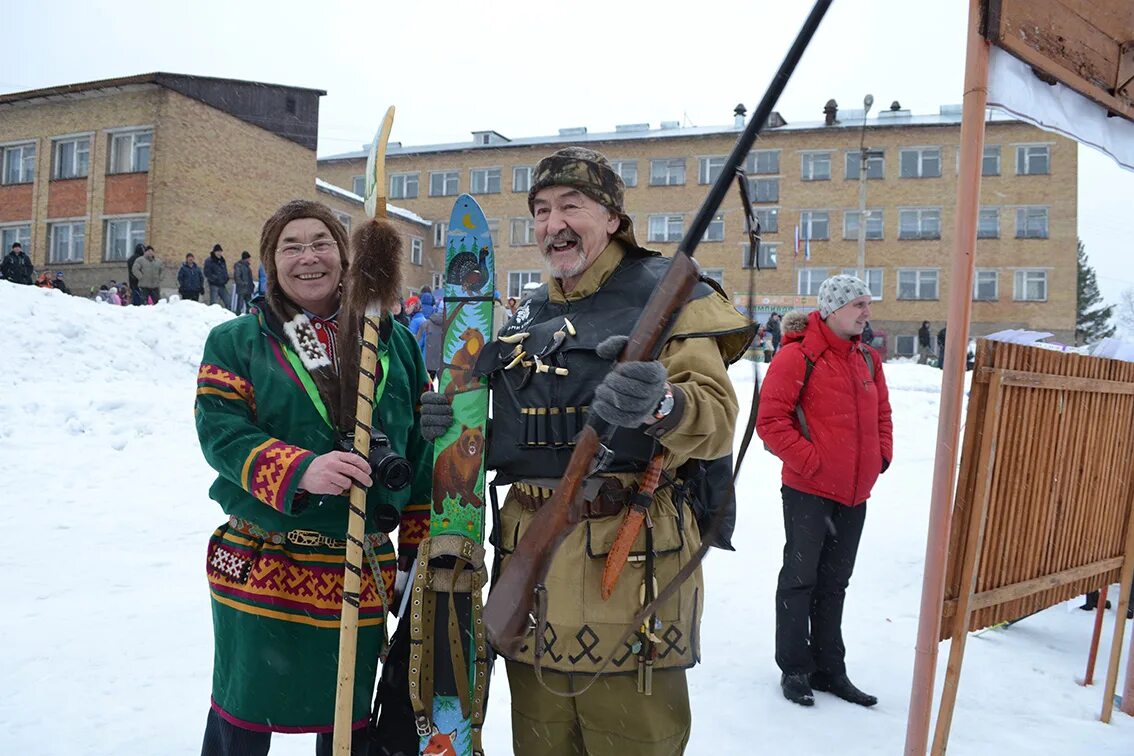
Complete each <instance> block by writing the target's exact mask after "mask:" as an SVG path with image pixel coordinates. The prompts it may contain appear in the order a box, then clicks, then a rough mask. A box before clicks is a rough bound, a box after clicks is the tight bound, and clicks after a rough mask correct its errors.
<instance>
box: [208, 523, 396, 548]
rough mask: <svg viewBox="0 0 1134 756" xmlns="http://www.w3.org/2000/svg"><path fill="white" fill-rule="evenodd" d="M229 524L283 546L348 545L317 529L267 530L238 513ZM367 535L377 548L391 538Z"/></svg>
mask: <svg viewBox="0 0 1134 756" xmlns="http://www.w3.org/2000/svg"><path fill="white" fill-rule="evenodd" d="M228 526H229V527H230V528H232V529H233V530H235V531H236V532H238V533H243V534H244V535H246V536H251V537H253V538H258V539H259V540H261V541H264V542H265V543H271V544H275V545H277V546H282V545H283V544H284V543H291V544H294V545H296V546H325V547H327V548H329V549H335V550H338V551H342V550H344V549H346V545H347V542H346V539H345V538H331V537H330V536H328V535H325V534H323V533H320V532H319V531H317V530H303V529H296V530H289V531H287V532H282V531H276V530H265V529H264V528H261V527H260V526H259V525H257V524H256V523H254V522H251V521H249V520H245V519H242V518H240V517H237V516H236V515H231V516H230V517H229V518H228ZM365 537H366V540H367V541H368V542H369V545H370V546H371V547H373V548H377V547H378V546H379V545H381V544H383V543H385V542H386V541H387V540H388V539H389V537H388V536H387V535H386V534H385V533H367V534H366V536H365Z"/></svg>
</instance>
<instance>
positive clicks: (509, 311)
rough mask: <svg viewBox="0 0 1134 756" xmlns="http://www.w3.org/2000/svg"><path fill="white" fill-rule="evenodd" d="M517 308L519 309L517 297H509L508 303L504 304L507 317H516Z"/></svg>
mask: <svg viewBox="0 0 1134 756" xmlns="http://www.w3.org/2000/svg"><path fill="white" fill-rule="evenodd" d="M517 309H518V305H517V304H516V298H515V297H508V304H506V305H504V310H505V313H504V315H505V317H506V318H508V319H511V318H513V317H515V316H516V310H517Z"/></svg>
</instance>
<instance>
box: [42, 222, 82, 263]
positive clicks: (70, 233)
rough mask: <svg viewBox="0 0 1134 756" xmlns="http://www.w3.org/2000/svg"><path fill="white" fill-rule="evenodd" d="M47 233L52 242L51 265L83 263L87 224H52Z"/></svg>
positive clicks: (49, 259)
mask: <svg viewBox="0 0 1134 756" xmlns="http://www.w3.org/2000/svg"><path fill="white" fill-rule="evenodd" d="M47 233H48V237H49V239H50V240H51V242H50V243H51V247H50V253H49V254H48V257H47V261H48V262H49V263H52V264H58V263H81V262H82V261H83V248H84V247H85V246H86V241H87V224H86V223H85V222H84V221H75V222H74V223H51V224H49V225H48V226H47Z"/></svg>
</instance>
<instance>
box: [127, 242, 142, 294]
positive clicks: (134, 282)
mask: <svg viewBox="0 0 1134 756" xmlns="http://www.w3.org/2000/svg"><path fill="white" fill-rule="evenodd" d="M145 253H146V246H145V245H144V244H135V245H134V254H132V255H130V259H129V260H127V261H126V280H127V281H128V282H129V283H130V304H132V305H134V306H135V307H137V306H138V305H140V304H142V292H141V291H139V290H138V277H137V276H135V275H134V263H136V262H138V259H139V258H141V257H142V255H144V254H145Z"/></svg>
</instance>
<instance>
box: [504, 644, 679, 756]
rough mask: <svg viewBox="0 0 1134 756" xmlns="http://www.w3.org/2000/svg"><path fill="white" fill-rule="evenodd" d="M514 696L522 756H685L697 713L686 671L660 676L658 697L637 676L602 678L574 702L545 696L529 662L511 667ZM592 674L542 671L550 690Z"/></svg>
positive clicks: (517, 748)
mask: <svg viewBox="0 0 1134 756" xmlns="http://www.w3.org/2000/svg"><path fill="white" fill-rule="evenodd" d="M506 666H507V670H508V686H509V688H510V689H511V691H512V750H513V752H514V753H515V754H516V755H517V756H604V755H605V754H611V756H681V754H683V753H684V752H685V746H686V744H687V743H688V742H689V731H690V727H691V724H692V722H691V714H690V712H689V688H688V686H687V685H686V680H685V670H684V669H665V670H658V671H655V672H654V678H653V695H649V696H644V695H642V694H641V693H639V692H638V678H637V675H628V674H619V675H603V676H602V677H601V678H600V679H599V680H598V681H597V682H596V683H595V684H594V685H592V686H591V688H590V689H589V690H588V691H587V692H586V693H584V694H582V695H581V696H578V697H576V698H562V697H560V696H556V695H554V694H552V693H549V692H547V691H546V690H545V689H544V688H543V686H541V685H540V684H539V681H538V680H536V676H535V670H534V669H533V668H532V667H530V666H528V665H527V664H519V663H517V662H512V661H508V662H506ZM590 679H591V676H590V675H589V674H574V675H572V674H567V673H564V672H554V671H551V670H543V681H544V682H545V683H547V685H548V686H549V687H550V688H551V689H552V690H557V691H567V690H574V689H575V687H574V686H578V687H582V686H584V685H586V684H587V682H588V681H590Z"/></svg>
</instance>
